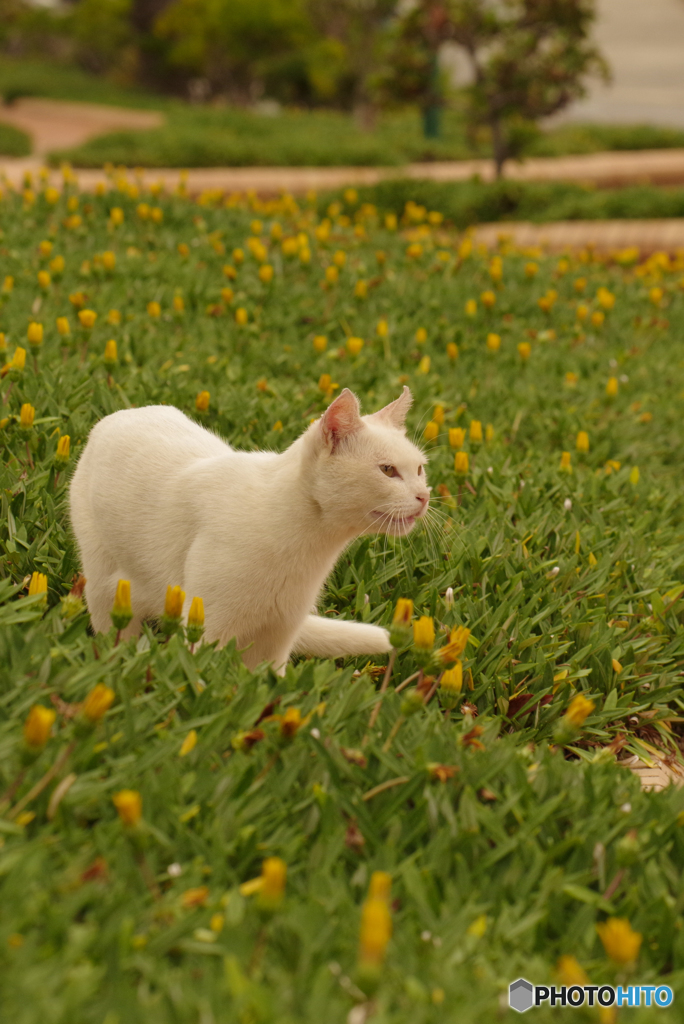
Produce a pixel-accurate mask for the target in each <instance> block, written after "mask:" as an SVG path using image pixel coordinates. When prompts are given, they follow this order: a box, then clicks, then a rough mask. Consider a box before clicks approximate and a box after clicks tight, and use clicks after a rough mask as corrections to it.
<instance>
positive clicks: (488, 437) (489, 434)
mask: <svg viewBox="0 0 684 1024" xmlns="http://www.w3.org/2000/svg"><path fill="white" fill-rule="evenodd" d="M494 435H495V430H494V425H493V424H492V423H488V424H487V426H486V427H485V441H487V442H489V441H493V440H494Z"/></svg>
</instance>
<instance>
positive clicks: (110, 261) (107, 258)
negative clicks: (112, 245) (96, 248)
mask: <svg viewBox="0 0 684 1024" xmlns="http://www.w3.org/2000/svg"><path fill="white" fill-rule="evenodd" d="M102 266H103V267H104V268H105V270H114V268H115V266H116V253H113V252H112V251H111V250H110V249H108V250H107V251H106V252H103V253H102Z"/></svg>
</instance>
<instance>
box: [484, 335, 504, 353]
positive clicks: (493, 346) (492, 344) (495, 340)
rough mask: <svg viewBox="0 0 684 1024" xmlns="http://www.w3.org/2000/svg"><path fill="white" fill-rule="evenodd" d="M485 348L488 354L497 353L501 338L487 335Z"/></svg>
mask: <svg viewBox="0 0 684 1024" xmlns="http://www.w3.org/2000/svg"><path fill="white" fill-rule="evenodd" d="M487 348H488V349H489V351H490V352H498V351H499V349H500V348H501V336H500V335H499V334H494V333H490V334H488V335H487Z"/></svg>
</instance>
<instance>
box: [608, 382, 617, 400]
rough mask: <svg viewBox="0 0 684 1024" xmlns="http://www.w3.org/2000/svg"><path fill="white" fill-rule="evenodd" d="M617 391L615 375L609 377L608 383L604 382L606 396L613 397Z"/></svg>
mask: <svg viewBox="0 0 684 1024" xmlns="http://www.w3.org/2000/svg"><path fill="white" fill-rule="evenodd" d="M617 393H618V379H617V377H609V378H608V383H607V384H606V395H607V397H608V398H615V396H616V395H617Z"/></svg>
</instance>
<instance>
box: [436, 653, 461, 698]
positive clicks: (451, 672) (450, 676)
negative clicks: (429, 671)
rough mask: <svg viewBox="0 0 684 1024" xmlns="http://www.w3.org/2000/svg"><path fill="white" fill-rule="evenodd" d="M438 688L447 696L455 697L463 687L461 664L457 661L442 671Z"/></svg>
mask: <svg viewBox="0 0 684 1024" xmlns="http://www.w3.org/2000/svg"><path fill="white" fill-rule="evenodd" d="M440 653H441V652H440ZM439 685H440V689H441V690H442V691H443V692H444V694H445V695H446V696H447V697H457V696H458V695H459V693H460V692H461V690H462V689H463V665H462V664H461V662H460V661H457V662H456V663H455V664H454V665H453V666H452V668H448V669H447V670H446V672H443V673H442V678H441V679H440V681H439Z"/></svg>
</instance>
